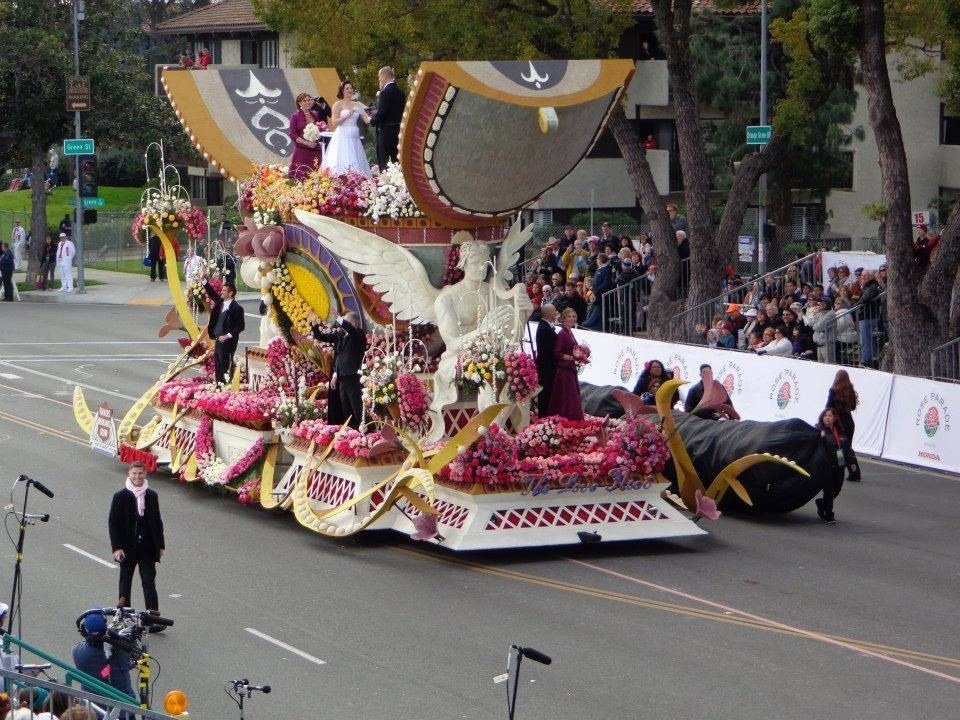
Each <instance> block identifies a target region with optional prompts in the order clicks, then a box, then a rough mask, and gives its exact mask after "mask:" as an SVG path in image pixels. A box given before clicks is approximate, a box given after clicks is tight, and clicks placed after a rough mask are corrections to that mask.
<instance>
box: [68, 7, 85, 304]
mask: <svg viewBox="0 0 960 720" xmlns="http://www.w3.org/2000/svg"><path fill="white" fill-rule="evenodd" d="M85 10H86V7H85V5H84V1H83V0H73V75H74V77H79V76H80V41H79V32H78V27H77V25H78V23H79V21H80V20H83V17H84V12H85ZM73 136H74V137H75V138H77V139H78V140H79V139H80V138H81V137H82V136H81V135H80V111H79V110H74V111H73ZM73 177H74V182H75V183H76V190H75V196H76V199H77V205H76V222H74V224H73V239H74V243H75V245H76V249H77V293H78V294H80V295H83V293H84V292H86V290H85V289H84V285H83V198H82V197H80V186H81V184H82V183H81V182H80V156H79V155H76V156H75V157H74V158H73ZM71 272H72V271H71Z"/></svg>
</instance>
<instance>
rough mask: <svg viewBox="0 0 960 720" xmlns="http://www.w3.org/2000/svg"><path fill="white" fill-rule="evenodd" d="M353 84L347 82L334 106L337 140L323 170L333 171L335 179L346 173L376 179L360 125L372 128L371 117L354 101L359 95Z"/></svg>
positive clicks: (326, 154)
mask: <svg viewBox="0 0 960 720" xmlns="http://www.w3.org/2000/svg"><path fill="white" fill-rule="evenodd" d="M355 92H356V91H355V90H354V87H353V83H351V82H350V81H349V80H344V81H343V82H342V83H340V87H339V89H338V90H337V97H338V98H339V99H338V100H337V102H335V103H334V104H333V114H332V115H331V117H330V122H331V125H332V126H333V128H334V130H333V137H331V138H330V144H329V145H328V146H327V149H326V152H324V154H323V163H322V165H321V167H324V168H326V169H328V170H330V172H331V173H333V174H334V175H343V174H344V173H346V172H349V171H353V172H359V173H362V174H363V175H365V176H366V177H368V178H369V177H372V173H371V172H370V163H369V162H368V161H367V153H366V152H365V151H364V149H363V142H362V141H361V140H360V127H359V125H358V124H357V123H358V121H360V120H363V121H364V122H365V123H367V124H368V125H369V124H370V116H369V115H367V111H366V110H365V109H364V107H363V104H362V103H359V102H357V101H356V100H354V99H353V96H354V94H355Z"/></svg>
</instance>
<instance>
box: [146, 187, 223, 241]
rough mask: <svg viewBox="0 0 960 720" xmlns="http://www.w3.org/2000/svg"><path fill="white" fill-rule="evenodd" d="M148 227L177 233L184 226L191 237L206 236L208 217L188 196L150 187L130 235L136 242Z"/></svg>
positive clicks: (192, 238) (195, 238)
mask: <svg viewBox="0 0 960 720" xmlns="http://www.w3.org/2000/svg"><path fill="white" fill-rule="evenodd" d="M149 227H156V228H160V229H161V230H163V231H172V232H174V233H176V232H178V231H179V230H180V229H181V228H182V229H183V230H184V231H185V232H186V233H187V237H189V238H190V239H191V240H199V239H200V238H203V237H206V234H207V216H206V214H205V213H204V212H203V210H201V209H200V208H197V207H193V206H192V205H191V204H190V201H189V200H188V199H186V198H183V197H181V196H179V195H176V194H174V193H172V192H166V193H165V192H162V191H160V190H157V189H150V190H148V191H147V195H146V199H145V200H144V201H143V204H142V205H141V208H140V212H139V213H137V215H135V216H134V218H133V223H132V224H131V226H130V234H131V235H132V236H133V239H134V240H136V241H137V242H143V240H142V239H141V237H140V234H141V233H142V232H144V231H145V229H147V228H149Z"/></svg>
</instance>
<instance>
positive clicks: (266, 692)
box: [247, 685, 271, 695]
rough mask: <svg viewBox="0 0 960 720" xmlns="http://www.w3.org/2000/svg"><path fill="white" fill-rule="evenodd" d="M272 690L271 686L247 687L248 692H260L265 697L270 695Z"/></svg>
mask: <svg viewBox="0 0 960 720" xmlns="http://www.w3.org/2000/svg"><path fill="white" fill-rule="evenodd" d="M270 689H271V688H270V686H269V685H248V686H247V690H259V691H260V692H262V693H263V694H264V695H269V694H270Z"/></svg>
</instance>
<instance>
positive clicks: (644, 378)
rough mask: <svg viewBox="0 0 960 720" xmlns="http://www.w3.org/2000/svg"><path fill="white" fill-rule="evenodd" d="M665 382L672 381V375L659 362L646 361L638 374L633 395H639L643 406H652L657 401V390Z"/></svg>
mask: <svg viewBox="0 0 960 720" xmlns="http://www.w3.org/2000/svg"><path fill="white" fill-rule="evenodd" d="M667 380H673V373H672V372H671V371H669V370H667V369H666V368H665V367H664V366H663V363H662V362H660V361H659V360H648V361H647V362H646V363H645V364H644V366H643V371H642V372H641V373H640V379H639V380H637V384H636V387H634V388H633V394H634V395H639V396H640V399H641V400H642V401H643V404H644V405H654V404H655V403H656V399H657V390H659V389H660V386H661V385H663V384H664V383H665V382H666V381H667Z"/></svg>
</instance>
